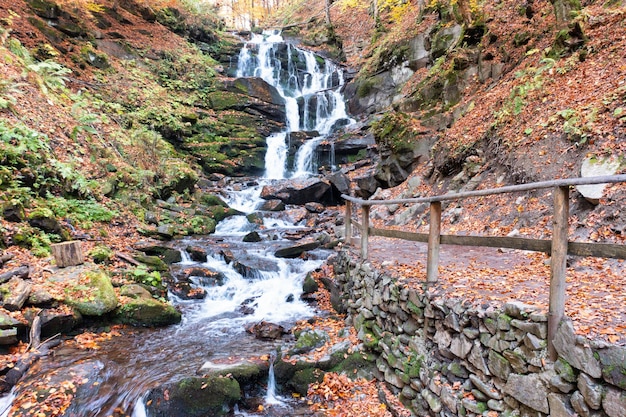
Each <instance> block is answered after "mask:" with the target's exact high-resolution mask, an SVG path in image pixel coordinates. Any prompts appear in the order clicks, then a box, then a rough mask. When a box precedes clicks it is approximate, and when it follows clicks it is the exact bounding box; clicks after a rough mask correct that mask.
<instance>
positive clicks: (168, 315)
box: [116, 298, 182, 327]
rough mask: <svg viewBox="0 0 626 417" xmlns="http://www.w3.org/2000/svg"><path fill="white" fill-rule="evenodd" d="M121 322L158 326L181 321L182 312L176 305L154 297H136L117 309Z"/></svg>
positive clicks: (117, 315) (117, 316)
mask: <svg viewBox="0 0 626 417" xmlns="http://www.w3.org/2000/svg"><path fill="white" fill-rule="evenodd" d="M116 318H117V320H118V321H119V322H120V323H123V324H130V325H133V326H144V327H157V326H167V325H170V324H176V323H180V321H181V319H182V314H181V313H180V311H178V310H176V308H175V307H174V306H172V305H171V304H168V303H164V302H161V301H159V300H155V299H153V298H136V299H131V300H130V301H128V302H126V303H124V304H123V305H121V306H120V307H119V308H118V309H117V310H116Z"/></svg>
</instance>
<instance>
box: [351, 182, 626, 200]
mask: <svg viewBox="0 0 626 417" xmlns="http://www.w3.org/2000/svg"><path fill="white" fill-rule="evenodd" d="M618 182H626V174H620V175H606V176H599V177H586V178H567V179H560V180H551V181H540V182H529V183H527V184H519V185H507V186H505V187H499V188H489V189H486V190H477V191H466V192H462V193H451V194H443V195H437V196H433V197H417V198H399V199H395V200H363V199H361V198H356V197H352V196H349V195H346V194H342V195H341V197H342V198H343V199H344V200H346V201H351V202H353V203H355V204H358V205H360V206H374V205H390V204H418V203H432V202H435V201H452V200H463V199H466V198H471V197H484V196H489V195H496V194H507V193H515V192H522V191H533V190H540V189H544V188H555V187H569V186H572V185H594V184H615V183H618Z"/></svg>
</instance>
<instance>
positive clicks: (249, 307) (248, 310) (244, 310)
mask: <svg viewBox="0 0 626 417" xmlns="http://www.w3.org/2000/svg"><path fill="white" fill-rule="evenodd" d="M258 298H259V297H250V298H247V299H245V300H243V303H241V304H239V307H238V308H237V311H238V312H240V313H241V314H243V315H246V316H248V315H251V314H254V312H255V309H256V307H257V304H256V300H257V299H258Z"/></svg>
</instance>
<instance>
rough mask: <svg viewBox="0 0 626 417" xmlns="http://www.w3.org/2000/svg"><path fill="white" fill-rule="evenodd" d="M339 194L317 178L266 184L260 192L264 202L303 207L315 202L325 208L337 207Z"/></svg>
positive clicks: (327, 183)
mask: <svg viewBox="0 0 626 417" xmlns="http://www.w3.org/2000/svg"><path fill="white" fill-rule="evenodd" d="M340 196H341V193H340V192H339V191H338V190H337V189H336V188H335V187H334V186H333V185H332V184H331V183H330V182H329V181H327V180H322V179H319V178H305V179H300V178H297V179H291V180H289V181H281V182H280V183H276V184H268V185H265V186H264V187H263V190H262V191H261V198H263V199H264V200H281V201H282V202H283V203H285V204H295V205H303V204H306V203H309V202H317V203H321V204H324V205H327V206H332V205H337V204H339V203H340V200H341V197H340Z"/></svg>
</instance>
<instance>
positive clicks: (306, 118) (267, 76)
mask: <svg viewBox="0 0 626 417" xmlns="http://www.w3.org/2000/svg"><path fill="white" fill-rule="evenodd" d="M237 77H260V78H262V79H263V80H265V81H266V82H267V83H268V84H270V85H272V86H274V87H276V89H277V90H278V92H279V94H280V95H281V96H282V97H283V98H284V99H285V103H286V104H285V110H286V115H287V123H286V132H280V133H278V134H273V135H270V136H269V137H268V138H267V155H266V158H265V162H266V173H265V176H266V178H268V179H282V178H287V177H302V176H307V175H311V174H312V173H314V172H315V169H316V168H317V167H316V161H315V158H314V156H315V148H316V147H317V145H318V144H319V143H320V142H321V141H322V140H324V138H326V137H327V136H328V135H329V134H330V133H332V132H333V130H334V129H336V128H337V127H340V126H345V125H347V124H349V123H352V119H350V118H349V117H348V115H347V113H346V105H345V102H344V99H343V94H342V92H341V89H342V87H343V85H344V77H343V71H342V70H341V68H339V67H338V66H337V65H335V64H333V63H332V62H331V61H329V60H326V59H323V58H322V57H320V56H318V55H315V54H314V53H313V52H311V51H306V50H304V49H300V48H297V47H295V46H294V45H291V44H290V43H287V42H285V41H284V40H283V38H282V36H281V35H280V32H279V31H269V32H264V33H263V34H262V35H257V34H253V35H252V39H251V40H250V41H249V42H247V43H246V44H245V45H244V47H243V48H242V49H241V52H240V53H239V61H238V67H237ZM296 131H316V132H318V133H319V135H320V136H319V137H317V138H315V139H310V140H308V141H307V142H306V143H305V144H304V145H302V146H301V148H300V149H299V150H298V152H297V154H296V158H295V163H294V165H293V166H291V167H289V166H287V165H288V159H289V158H288V146H287V143H286V141H287V137H288V133H290V132H296Z"/></svg>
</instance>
